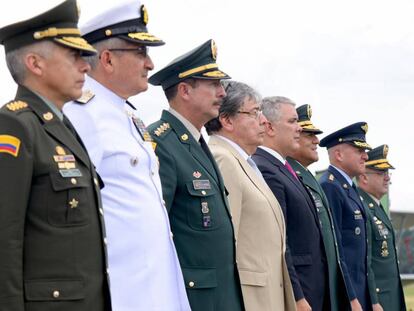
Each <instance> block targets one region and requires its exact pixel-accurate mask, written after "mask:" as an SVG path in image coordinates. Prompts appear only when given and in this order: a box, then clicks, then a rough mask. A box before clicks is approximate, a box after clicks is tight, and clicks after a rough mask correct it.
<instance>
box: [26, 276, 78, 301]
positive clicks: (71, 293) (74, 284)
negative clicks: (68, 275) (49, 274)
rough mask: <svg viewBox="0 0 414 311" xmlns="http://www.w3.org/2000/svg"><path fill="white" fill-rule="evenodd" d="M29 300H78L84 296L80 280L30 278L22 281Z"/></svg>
mask: <svg viewBox="0 0 414 311" xmlns="http://www.w3.org/2000/svg"><path fill="white" fill-rule="evenodd" d="M24 289H25V297H26V299H27V300H29V301H49V300H50V301H59V300H80V299H83V298H85V284H84V282H83V281H82V280H31V281H25V283H24Z"/></svg>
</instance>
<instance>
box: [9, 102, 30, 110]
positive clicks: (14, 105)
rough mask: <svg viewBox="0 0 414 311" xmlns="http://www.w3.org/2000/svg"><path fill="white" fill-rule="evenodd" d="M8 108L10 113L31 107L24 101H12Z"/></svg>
mask: <svg viewBox="0 0 414 311" xmlns="http://www.w3.org/2000/svg"><path fill="white" fill-rule="evenodd" d="M6 107H7V109H8V110H10V111H18V110H22V109H24V108H27V107H29V105H28V104H27V103H26V102H24V101H21V100H16V101H12V102H10V103H8V104H7V105H6Z"/></svg>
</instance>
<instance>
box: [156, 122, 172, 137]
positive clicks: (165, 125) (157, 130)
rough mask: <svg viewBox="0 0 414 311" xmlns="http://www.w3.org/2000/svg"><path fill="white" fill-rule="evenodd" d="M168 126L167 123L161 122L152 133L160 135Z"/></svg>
mask: <svg viewBox="0 0 414 311" xmlns="http://www.w3.org/2000/svg"><path fill="white" fill-rule="evenodd" d="M169 128H170V124H169V123H163V124H161V125H160V126H159V127H157V129H156V130H155V131H154V134H155V135H157V136H161V135H162V134H163V133H164V132H165V131H166V130H167V129H169Z"/></svg>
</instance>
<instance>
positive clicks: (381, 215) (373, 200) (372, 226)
mask: <svg viewBox="0 0 414 311" xmlns="http://www.w3.org/2000/svg"><path fill="white" fill-rule="evenodd" d="M387 154H388V146H387V145H381V146H379V147H377V148H374V149H372V150H371V151H369V152H368V161H367V162H365V167H366V172H365V173H364V174H361V175H359V176H358V177H357V180H358V191H359V194H360V195H361V200H362V202H363V204H364V208H365V210H366V214H367V215H368V221H367V228H368V232H369V234H368V241H369V246H370V248H369V249H370V251H371V254H372V257H371V269H372V270H373V273H374V277H375V289H376V293H377V295H378V300H379V303H380V304H381V306H382V308H383V309H384V311H400V310H406V306H405V301H404V292H403V288H402V285H401V279H400V271H399V268H398V258H397V251H396V248H395V235H394V229H393V227H392V223H391V220H390V219H389V218H388V215H387V213H386V212H385V210H384V207H383V206H382V204H381V201H380V200H381V198H382V197H383V196H384V195H385V194H386V193H387V192H388V186H389V183H390V174H389V170H390V169H394V167H393V166H392V165H391V164H390V163H389V162H388V160H387Z"/></svg>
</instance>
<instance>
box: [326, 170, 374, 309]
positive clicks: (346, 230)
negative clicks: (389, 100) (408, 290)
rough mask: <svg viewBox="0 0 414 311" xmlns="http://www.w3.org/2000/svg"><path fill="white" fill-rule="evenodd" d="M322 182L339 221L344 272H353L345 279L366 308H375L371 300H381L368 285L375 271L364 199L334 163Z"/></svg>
mask: <svg viewBox="0 0 414 311" xmlns="http://www.w3.org/2000/svg"><path fill="white" fill-rule="evenodd" d="M319 182H320V185H321V187H322V189H323V190H324V192H325V194H326V197H327V199H328V202H329V206H330V208H331V211H332V214H333V217H334V219H335V223H336V225H337V227H336V234H337V240H338V243H339V245H340V247H342V251H343V255H344V260H345V264H344V265H343V267H342V268H343V269H344V273H348V274H349V279H345V281H346V282H347V284H346V286H347V291H348V295H349V296H350V297H356V298H358V301H359V302H360V304H361V305H362V308H363V309H364V310H371V304H374V303H376V302H377V301H376V297H375V295H374V293H373V292H372V290H370V289H369V288H368V286H369V285H371V286H372V282H369V280H368V278H370V277H371V276H372V275H371V274H370V275H369V276H368V272H369V267H368V262H369V258H368V255H369V254H368V251H367V248H368V245H367V235H366V224H365V222H366V215H365V211H364V208H363V205H362V202H361V200H360V198H359V195H358V193H357V191H356V190H355V189H354V188H353V187H352V186H351V185H349V183H348V182H347V180H346V179H345V178H344V177H343V176H342V175H341V173H340V172H339V171H338V170H336V169H335V168H334V167H332V166H329V168H328V170H327V171H326V172H325V173H324V174H323V175H322V176H321V178H320V180H319ZM370 293H371V294H372V295H371V298H370ZM351 299H352V298H351Z"/></svg>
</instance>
